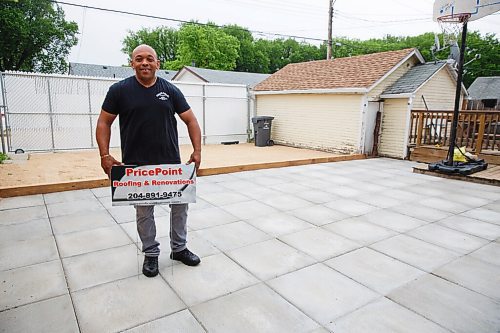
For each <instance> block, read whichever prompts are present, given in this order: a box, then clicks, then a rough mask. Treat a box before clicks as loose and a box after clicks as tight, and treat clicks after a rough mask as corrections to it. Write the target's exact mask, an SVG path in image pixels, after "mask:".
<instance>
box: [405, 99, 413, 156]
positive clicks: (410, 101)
mask: <svg viewBox="0 0 500 333" xmlns="http://www.w3.org/2000/svg"><path fill="white" fill-rule="evenodd" d="M414 98H415V94H413V95H412V96H411V97H410V98H409V99H408V108H407V109H406V128H405V136H404V138H405V139H404V144H403V159H404V160H406V159H407V158H408V137H409V135H410V121H411V109H412V108H413V100H414Z"/></svg>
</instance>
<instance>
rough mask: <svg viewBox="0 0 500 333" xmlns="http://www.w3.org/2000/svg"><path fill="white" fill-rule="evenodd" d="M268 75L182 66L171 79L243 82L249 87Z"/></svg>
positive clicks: (229, 82) (228, 82)
mask: <svg viewBox="0 0 500 333" xmlns="http://www.w3.org/2000/svg"><path fill="white" fill-rule="evenodd" d="M269 76H270V74H261V73H248V72H233V71H220V70H215V69H207V68H198V67H193V66H184V67H182V68H181V69H180V70H179V72H177V74H175V76H174V77H173V78H172V80H173V81H181V82H207V83H227V84H243V85H245V86H247V87H249V88H253V87H254V86H255V85H257V84H258V83H260V82H261V81H263V80H265V79H267V78H268V77H269Z"/></svg>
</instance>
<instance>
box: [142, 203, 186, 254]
mask: <svg viewBox="0 0 500 333" xmlns="http://www.w3.org/2000/svg"><path fill="white" fill-rule="evenodd" d="M154 208H155V207H154V206H135V210H136V216H137V232H138V233H139V237H140V238H141V241H142V252H144V254H145V255H146V256H148V257H157V256H159V255H160V243H159V242H158V241H156V225H155V217H154ZM187 211H188V204H177V205H170V249H171V250H172V252H179V251H182V250H184V249H185V248H186V237H187Z"/></svg>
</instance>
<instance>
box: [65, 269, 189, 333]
mask: <svg viewBox="0 0 500 333" xmlns="http://www.w3.org/2000/svg"><path fill="white" fill-rule="evenodd" d="M153 295H154V297H153ZM73 302H74V305H75V311H76V315H77V317H78V324H79V327H80V330H81V331H82V332H117V331H120V330H124V329H127V328H131V327H133V326H137V325H139V324H144V323H146V322H149V321H152V320H154V319H157V318H160V317H163V316H165V315H168V314H172V313H174V312H177V311H179V310H182V309H185V308H186V306H185V305H184V303H183V302H182V301H181V300H180V299H179V297H177V295H176V294H175V293H174V292H173V291H172V289H171V288H170V287H169V286H168V285H167V283H166V282H165V281H164V280H162V279H148V278H147V277H144V276H141V275H138V276H134V277H130V278H127V279H123V280H118V281H114V282H110V283H107V284H102V285H99V286H96V287H93V288H89V289H84V290H80V291H76V292H74V293H73Z"/></svg>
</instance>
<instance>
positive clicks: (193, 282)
mask: <svg viewBox="0 0 500 333" xmlns="http://www.w3.org/2000/svg"><path fill="white" fill-rule="evenodd" d="M161 274H162V276H163V277H164V278H165V279H166V280H167V282H169V284H170V285H171V286H172V288H173V289H174V290H175V291H176V292H177V294H178V295H179V296H180V297H181V298H182V300H183V301H184V302H185V303H186V304H187V305H189V306H192V305H195V304H199V303H202V302H205V301H208V300H210V299H214V298H217V297H219V296H223V295H226V294H229V293H231V292H234V291H236V290H239V289H242V288H245V287H248V286H250V285H253V284H255V283H257V282H258V280H257V279H256V278H255V277H254V276H252V275H251V274H250V273H248V272H247V271H246V270H244V269H243V268H241V267H240V266H238V265H237V264H236V263H235V262H234V261H232V260H231V259H229V258H228V257H227V256H225V255H224V254H222V253H219V254H215V255H212V256H208V257H205V258H203V262H202V264H200V266H199V267H196V268H194V267H189V266H185V265H179V266H178V267H175V271H174V272H172V270H170V269H168V268H167V269H163V270H161Z"/></svg>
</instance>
